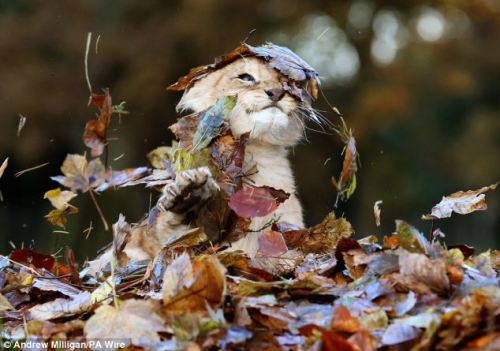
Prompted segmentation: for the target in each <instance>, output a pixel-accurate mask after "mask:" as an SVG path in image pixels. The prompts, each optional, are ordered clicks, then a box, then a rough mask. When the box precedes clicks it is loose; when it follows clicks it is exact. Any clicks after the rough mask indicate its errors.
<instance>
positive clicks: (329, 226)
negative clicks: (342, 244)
mask: <svg viewBox="0 0 500 351" xmlns="http://www.w3.org/2000/svg"><path fill="white" fill-rule="evenodd" d="M353 233H354V230H353V228H352V226H351V224H350V223H349V222H348V221H347V220H346V219H345V218H338V219H337V218H336V217H335V213H333V212H331V213H329V214H328V215H327V216H326V218H325V219H324V220H323V222H321V223H320V224H318V225H316V226H314V227H312V228H310V229H307V230H302V231H292V232H285V233H284V235H283V236H284V238H285V241H286V243H287V245H288V246H292V247H296V248H298V249H300V250H301V251H303V252H305V253H329V252H330V253H331V252H334V251H335V248H336V246H337V243H338V242H339V241H340V240H341V239H342V238H348V237H350V236H351V235H352V234H353Z"/></svg>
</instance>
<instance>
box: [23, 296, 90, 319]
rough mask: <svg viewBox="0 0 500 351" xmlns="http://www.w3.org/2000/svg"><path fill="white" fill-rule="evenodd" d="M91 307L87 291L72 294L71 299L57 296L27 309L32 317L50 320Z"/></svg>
mask: <svg viewBox="0 0 500 351" xmlns="http://www.w3.org/2000/svg"><path fill="white" fill-rule="evenodd" d="M91 307H92V299H91V294H90V293H89V292H88V291H85V292H82V293H80V294H78V295H73V296H72V297H71V299H64V298H59V299H55V300H54V301H50V302H46V303H44V304H40V305H35V306H33V307H31V308H30V309H29V312H30V316H31V318H32V319H37V320H42V321H46V320H51V319H56V318H61V317H67V316H71V315H74V314H78V313H83V312H85V311H87V310H88V309H90V308H91Z"/></svg>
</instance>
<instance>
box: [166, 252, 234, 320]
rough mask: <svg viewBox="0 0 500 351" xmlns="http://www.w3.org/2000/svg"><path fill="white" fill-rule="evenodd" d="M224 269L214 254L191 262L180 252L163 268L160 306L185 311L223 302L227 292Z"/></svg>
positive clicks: (203, 308)
mask: <svg viewBox="0 0 500 351" xmlns="http://www.w3.org/2000/svg"><path fill="white" fill-rule="evenodd" d="M225 274H226V268H225V267H224V266H223V265H222V264H221V263H220V261H219V260H218V259H217V258H215V257H214V256H203V257H200V258H199V259H197V260H194V261H191V259H190V258H189V255H188V254H186V253H183V254H182V255H181V256H179V257H178V258H177V259H175V260H174V261H173V262H172V263H171V264H170V265H169V266H168V267H167V269H166V270H165V273H164V275H163V287H162V295H163V305H164V307H163V309H164V311H166V312H173V313H185V312H187V311H199V310H205V309H206V303H208V304H209V305H210V306H211V307H218V306H220V305H221V304H222V301H223V298H224V294H225V291H226V279H225Z"/></svg>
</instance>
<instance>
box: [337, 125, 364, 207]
mask: <svg viewBox="0 0 500 351" xmlns="http://www.w3.org/2000/svg"><path fill="white" fill-rule="evenodd" d="M333 129H334V131H335V132H336V133H337V134H338V135H339V136H340V138H341V139H342V141H343V142H344V144H345V147H344V161H343V163H342V171H341V173H340V175H339V178H338V179H335V177H332V183H333V186H334V187H335V189H336V190H337V200H336V201H335V206H336V205H337V203H338V201H339V200H342V201H346V200H348V199H349V198H350V197H351V195H352V194H353V193H354V191H355V190H356V184H357V181H356V172H357V171H358V162H359V154H358V151H357V149H356V139H354V136H353V135H352V130H351V129H349V128H348V127H347V125H346V123H345V121H344V119H343V118H341V124H340V125H339V126H338V127H336V128H333Z"/></svg>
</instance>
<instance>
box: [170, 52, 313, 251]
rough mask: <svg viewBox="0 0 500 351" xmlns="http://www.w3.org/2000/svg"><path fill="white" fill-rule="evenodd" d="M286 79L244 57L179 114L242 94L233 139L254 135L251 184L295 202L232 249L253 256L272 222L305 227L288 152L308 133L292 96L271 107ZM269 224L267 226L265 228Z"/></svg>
mask: <svg viewBox="0 0 500 351" xmlns="http://www.w3.org/2000/svg"><path fill="white" fill-rule="evenodd" d="M242 73H247V74H250V75H252V76H253V77H254V78H255V80H256V82H255V83H247V82H243V81H241V80H239V79H238V78H237V77H238V75H240V74H242ZM282 79H283V77H282V76H281V75H280V74H279V73H278V72H277V71H276V70H274V69H272V68H270V67H268V66H267V65H266V64H265V63H264V62H263V61H261V60H260V59H258V58H254V57H250V58H241V59H239V60H237V61H235V62H233V63H231V64H229V65H227V66H226V67H224V68H222V69H220V70H218V71H215V72H213V73H211V74H209V75H208V76H207V77H205V78H203V79H202V80H200V81H198V82H197V83H196V84H195V85H194V86H193V87H192V88H191V89H189V90H188V91H187V92H186V93H185V94H184V96H183V97H182V99H181V101H180V102H179V105H178V109H179V110H184V109H190V110H193V111H195V112H199V111H202V110H204V109H206V108H208V107H210V106H212V105H213V104H214V103H215V102H216V101H217V99H218V98H219V97H221V96H228V95H237V97H238V99H237V104H236V107H235V108H234V109H233V111H232V113H231V116H230V127H231V131H232V132H233V135H234V136H236V137H239V136H240V135H242V134H244V133H247V132H249V133H250V138H249V143H248V145H247V147H246V152H245V164H246V168H247V169H248V168H250V167H251V165H254V164H255V165H256V166H257V173H256V174H254V175H251V176H250V177H249V178H248V179H246V181H247V182H249V183H251V184H253V185H256V186H264V185H267V186H272V187H274V188H276V189H282V190H285V191H286V192H288V193H290V194H291V196H290V198H289V199H288V200H287V201H286V202H285V203H283V204H282V205H281V206H280V207H279V208H278V209H277V210H276V211H275V212H274V213H272V214H271V215H269V216H267V217H261V218H254V219H253V220H252V224H251V229H252V230H254V231H257V232H256V233H250V234H248V236H247V237H246V238H243V239H241V240H240V241H238V242H237V243H235V244H233V248H234V249H242V250H244V251H245V252H247V253H249V254H250V255H253V254H255V252H256V250H257V245H258V243H257V238H258V236H259V235H260V233H262V232H264V231H266V229H267V230H269V224H270V223H271V222H272V221H283V222H288V223H291V224H295V225H298V226H303V224H304V223H303V217H302V207H301V205H300V202H299V200H298V199H297V196H296V187H295V179H294V176H293V173H292V169H291V167H290V162H289V160H288V158H287V155H288V149H289V148H290V147H292V146H294V145H296V144H297V143H298V142H299V141H300V139H301V138H302V136H303V134H304V127H303V121H302V119H301V118H300V113H299V111H298V107H299V102H298V101H297V100H296V99H294V98H293V97H292V96H290V95H289V94H288V93H287V94H285V95H284V97H283V98H282V99H281V100H279V101H278V103H277V105H278V107H279V108H277V107H268V106H269V105H270V104H271V103H272V101H271V99H270V98H269V96H268V95H267V94H266V92H265V91H266V90H270V89H281V87H282V82H281V81H282ZM266 225H267V227H266Z"/></svg>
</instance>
